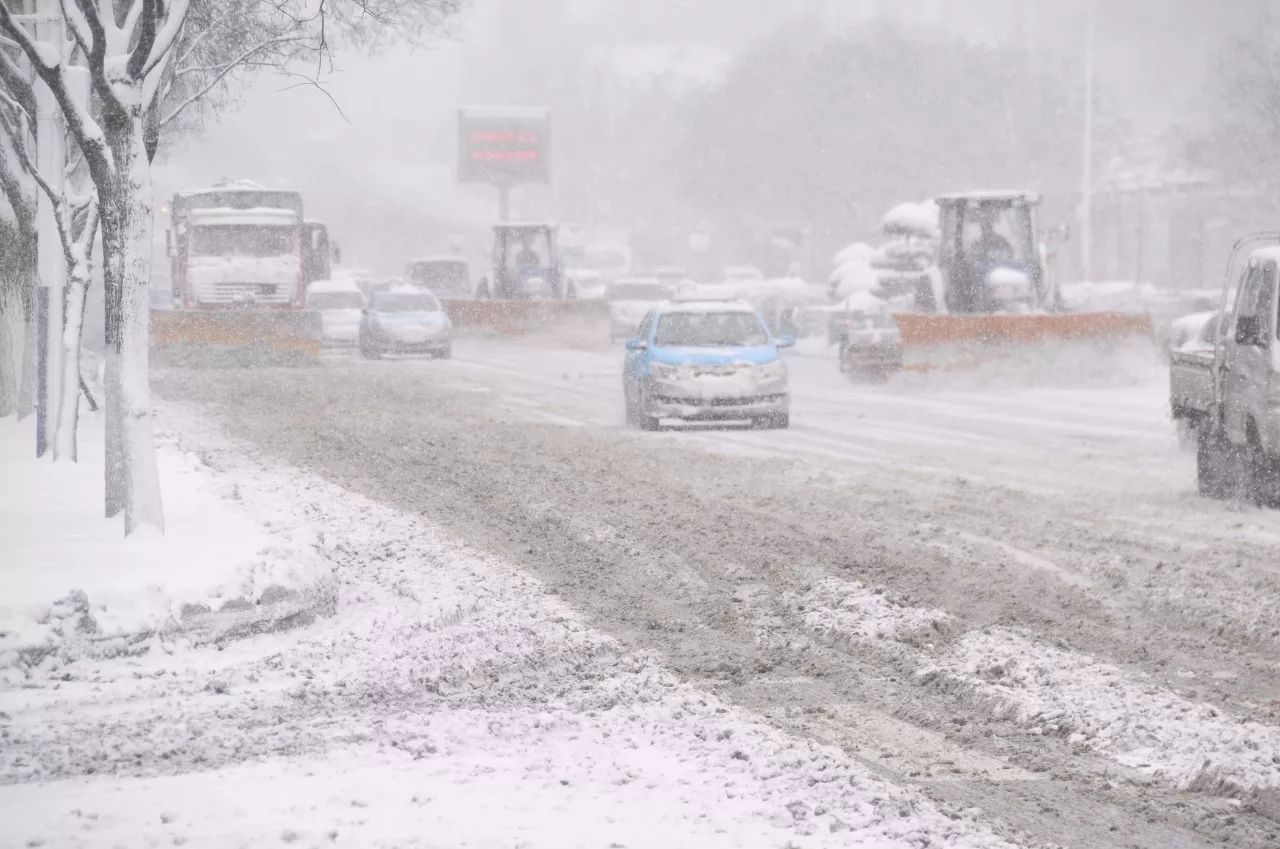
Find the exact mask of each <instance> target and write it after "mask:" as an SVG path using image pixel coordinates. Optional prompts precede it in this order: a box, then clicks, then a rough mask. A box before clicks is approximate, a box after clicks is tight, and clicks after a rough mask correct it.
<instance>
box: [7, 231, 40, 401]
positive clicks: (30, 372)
mask: <svg viewBox="0 0 1280 849" xmlns="http://www.w3.org/2000/svg"><path fill="white" fill-rule="evenodd" d="M35 258H36V251H35V237H34V236H32V235H28V234H19V235H17V236H16V237H15V238H14V239H13V240H12V241H8V242H6V243H5V244H4V245H3V254H0V278H2V279H0V417H3V416H7V415H9V414H10V413H16V414H17V416H18V418H19V419H22V418H24V417H26V416H27V415H29V414H30V413H31V410H32V408H33V407H34V406H35V385H36V384H35V377H36V372H35V365H36V363H35V356H36V348H35V344H36V338H35V336H36V328H35V288H36V266H35Z"/></svg>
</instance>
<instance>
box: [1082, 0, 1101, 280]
mask: <svg viewBox="0 0 1280 849" xmlns="http://www.w3.org/2000/svg"><path fill="white" fill-rule="evenodd" d="M1097 23H1098V0H1089V11H1088V21H1087V23H1086V25H1085V46H1084V143H1083V148H1084V150H1083V152H1082V158H1083V160H1084V165H1083V168H1082V169H1081V170H1082V173H1081V178H1080V265H1081V269H1080V270H1081V277H1082V278H1083V279H1084V280H1092V279H1093V42H1094V36H1095V33H1096V30H1097Z"/></svg>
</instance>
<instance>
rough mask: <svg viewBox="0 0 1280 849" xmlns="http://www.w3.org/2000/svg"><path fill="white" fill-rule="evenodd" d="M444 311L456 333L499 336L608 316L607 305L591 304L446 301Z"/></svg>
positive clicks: (534, 331)
mask: <svg viewBox="0 0 1280 849" xmlns="http://www.w3.org/2000/svg"><path fill="white" fill-rule="evenodd" d="M444 308H445V311H446V312H447V313H448V314H449V320H450V321H452V322H453V326H454V327H455V328H457V329H459V330H487V331H490V332H492V333H497V334H500V335H503V336H521V335H524V334H526V333H536V332H538V331H540V330H546V329H549V328H552V327H555V326H556V325H561V324H565V323H584V324H585V323H588V322H593V321H598V320H603V319H604V318H606V317H607V316H608V314H609V308H608V304H606V303H605V302H604V301H594V300H593V301H577V300H574V301H547V300H526V301H503V300H479V301H464V300H446V301H445V302H444Z"/></svg>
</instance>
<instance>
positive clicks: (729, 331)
mask: <svg viewBox="0 0 1280 849" xmlns="http://www.w3.org/2000/svg"><path fill="white" fill-rule="evenodd" d="M768 341H769V334H768V333H767V332H766V331H765V328H764V325H763V324H762V323H761V322H760V319H759V318H757V317H756V315H755V313H750V312H741V311H738V312H729V311H725V312H672V313H667V314H666V315H663V316H662V317H661V318H659V319H658V330H657V333H656V334H655V336H654V344H656V345H687V346H691V347H706V348H711V347H720V346H742V345H763V344H765V343H766V342H768Z"/></svg>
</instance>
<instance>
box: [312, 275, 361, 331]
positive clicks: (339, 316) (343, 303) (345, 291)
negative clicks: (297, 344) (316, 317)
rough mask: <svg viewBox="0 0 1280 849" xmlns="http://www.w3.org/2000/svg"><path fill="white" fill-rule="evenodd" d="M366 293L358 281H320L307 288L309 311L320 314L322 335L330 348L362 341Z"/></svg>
mask: <svg viewBox="0 0 1280 849" xmlns="http://www.w3.org/2000/svg"><path fill="white" fill-rule="evenodd" d="M364 304H365V299H364V292H362V291H361V290H360V286H359V285H358V284H357V283H356V281H355V280H352V279H350V278H346V279H342V280H317V281H315V282H314V283H312V284H311V285H310V286H308V287H307V308H308V309H313V310H316V311H317V312H319V313H320V333H321V337H322V338H323V339H324V341H325V342H326V343H328V344H330V345H354V344H356V342H357V341H358V340H359V339H360V314H361V311H362V310H363V309H364Z"/></svg>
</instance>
